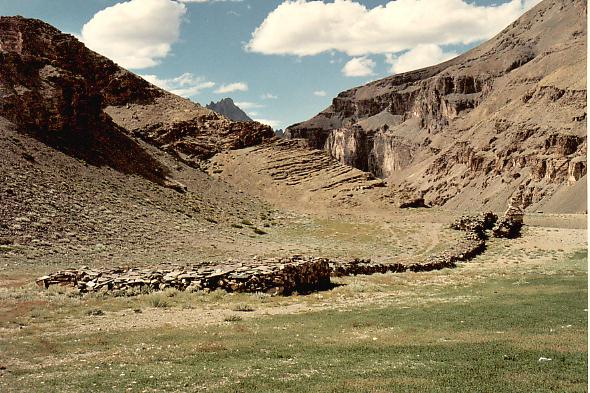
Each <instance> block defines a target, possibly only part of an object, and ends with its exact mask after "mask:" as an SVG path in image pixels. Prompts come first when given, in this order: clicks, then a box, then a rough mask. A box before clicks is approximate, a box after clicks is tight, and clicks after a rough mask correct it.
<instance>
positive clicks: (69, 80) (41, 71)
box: [0, 17, 274, 180]
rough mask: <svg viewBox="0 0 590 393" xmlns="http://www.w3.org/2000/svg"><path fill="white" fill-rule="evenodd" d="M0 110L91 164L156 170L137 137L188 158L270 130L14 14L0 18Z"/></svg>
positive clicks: (158, 173) (159, 172)
mask: <svg viewBox="0 0 590 393" xmlns="http://www.w3.org/2000/svg"><path fill="white" fill-rule="evenodd" d="M0 56H1V61H0V72H1V75H2V77H1V79H0V91H1V92H2V96H1V97H2V99H1V101H0V116H2V117H5V118H6V119H8V120H9V121H11V122H13V123H15V124H16V125H18V126H19V128H20V129H21V130H24V131H26V132H28V133H30V134H32V135H35V136H36V137H37V138H39V139H40V140H43V141H44V142H46V143H48V144H51V145H52V146H54V147H56V148H59V149H61V150H63V151H67V152H68V153H69V154H72V155H76V156H80V157H82V158H84V159H85V160H88V161H89V162H92V163H95V164H99V165H102V164H105V165H110V166H112V167H113V168H115V169H117V170H121V171H123V172H129V173H137V174H141V175H142V176H145V177H148V178H153V179H154V180H155V179H156V178H162V177H164V176H165V169H163V168H161V167H160V166H159V165H158V164H157V163H156V162H154V161H153V160H152V159H151V158H150V157H149V156H148V155H146V153H145V152H143V151H142V149H141V148H140V147H139V146H138V144H137V140H136V139H137V138H139V139H140V140H143V141H146V142H149V143H150V144H152V145H155V146H156V147H158V148H161V149H163V150H165V151H167V152H169V153H172V154H174V155H175V156H177V157H178V158H180V159H182V160H183V161H185V162H187V163H191V164H192V165H198V162H199V160H201V159H204V158H209V157H211V156H213V155H214V154H216V153H218V152H220V151H223V150H226V149H233V148H240V147H245V146H249V145H251V144H257V143H259V142H260V141H262V140H263V139H264V138H270V137H273V136H274V134H273V131H272V129H271V128H270V127H268V126H265V125H262V124H260V123H256V122H252V123H239V122H233V121H230V120H228V119H226V118H224V117H223V116H221V115H218V114H217V113H215V112H213V111H211V110H208V109H206V108H203V107H201V106H200V105H198V104H195V103H193V102H191V101H189V100H186V99H183V98H181V97H178V96H175V95H173V94H171V93H168V92H166V91H164V90H162V89H159V88H157V87H156V86H153V85H151V84H150V83H148V82H146V81H145V80H143V79H142V78H140V77H138V76H137V75H135V74H133V73H131V72H129V71H127V70H125V69H123V68H121V67H119V66H117V65H116V64H115V63H113V62H112V61H110V60H109V59H107V58H105V57H103V56H100V55H98V54H97V53H95V52H92V51H91V50H89V49H87V48H86V47H85V46H84V45H83V44H82V43H80V42H79V41H78V40H76V39H75V38H74V37H73V36H71V35H68V34H63V33H61V32H60V31H59V30H57V29H55V28H53V27H52V26H50V25H48V24H46V23H44V22H41V21H38V20H32V19H25V18H22V17H2V18H0Z"/></svg>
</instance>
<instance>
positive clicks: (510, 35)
mask: <svg viewBox="0 0 590 393" xmlns="http://www.w3.org/2000/svg"><path fill="white" fill-rule="evenodd" d="M586 13H587V5H586V2H585V1H580V0H560V1H544V2H542V3H540V4H539V5H538V6H537V7H535V8H533V9H532V10H531V11H529V12H528V13H527V14H525V15H524V16H523V17H521V18H520V19H519V20H517V21H516V22H514V23H512V24H511V25H510V26H508V27H507V28H506V29H505V30H503V31H502V32H501V33H500V34H498V35H497V36H496V37H494V38H493V39H491V40H490V41H488V42H486V43H484V44H482V45H480V46H479V47H477V48H475V49H473V50H471V51H469V52H467V53H465V54H464V55H461V56H459V57H457V58H455V59H452V60H450V61H448V62H446V63H443V64H440V65H437V66H433V67H429V68H425V69H421V70H417V71H413V72H409V73H405V74H400V75H394V76H391V77H388V78H385V79H382V80H378V81H375V82H371V83H369V84H367V85H365V86H361V87H358V88H355V89H351V90H348V91H345V92H343V93H340V94H339V95H338V97H336V98H334V100H333V102H332V105H331V106H330V107H328V108H327V109H326V110H324V111H323V112H321V113H320V114H318V115H317V116H316V117H314V118H312V119H310V120H308V121H305V122H303V123H299V124H296V125H293V126H291V127H289V128H288V133H287V134H288V136H289V137H290V138H305V139H307V140H308V141H309V144H310V145H311V146H313V147H315V148H318V149H325V150H326V151H328V152H329V153H330V154H331V155H332V156H334V157H336V158H338V159H339V160H341V161H342V162H344V163H346V164H348V165H352V166H355V167H357V168H359V169H361V170H365V171H370V172H372V173H374V174H375V175H376V176H379V177H382V178H386V179H387V180H388V182H389V183H390V185H392V186H393V187H395V188H397V189H401V190H415V191H416V193H418V194H422V195H424V197H425V199H426V200H427V202H429V203H432V204H434V205H444V206H445V207H449V208H461V209H465V208H479V207H482V206H483V207H485V208H490V209H502V208H503V206H505V203H506V201H507V200H508V199H509V198H510V197H511V196H512V195H514V194H515V193H517V192H518V195H520V196H521V198H522V203H523V205H524V206H526V207H528V209H529V210H545V211H556V212H583V211H585V210H586V186H585V182H586V170H587V169H586V146H587V141H586Z"/></svg>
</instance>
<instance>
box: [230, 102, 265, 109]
mask: <svg viewBox="0 0 590 393" xmlns="http://www.w3.org/2000/svg"><path fill="white" fill-rule="evenodd" d="M235 104H236V105H237V106H238V107H240V109H243V110H248V109H255V108H264V105H261V104H257V103H256V102H247V101H242V102H236V103H235Z"/></svg>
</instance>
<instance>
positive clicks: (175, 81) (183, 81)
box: [141, 72, 215, 98]
mask: <svg viewBox="0 0 590 393" xmlns="http://www.w3.org/2000/svg"><path fill="white" fill-rule="evenodd" d="M141 77H142V78H143V79H145V80H146V81H148V82H150V83H151V84H154V85H156V86H158V87H160V88H162V89H164V90H167V91H169V92H171V93H173V94H176V95H179V96H181V97H186V98H189V97H192V96H194V95H196V94H198V93H200V92H201V90H204V89H210V88H212V87H213V86H215V83H214V82H210V81H207V80H205V78H203V77H200V76H195V75H193V74H191V73H188V72H187V73H184V74H182V75H180V76H177V77H176V78H170V79H160V78H158V77H157V76H156V75H141Z"/></svg>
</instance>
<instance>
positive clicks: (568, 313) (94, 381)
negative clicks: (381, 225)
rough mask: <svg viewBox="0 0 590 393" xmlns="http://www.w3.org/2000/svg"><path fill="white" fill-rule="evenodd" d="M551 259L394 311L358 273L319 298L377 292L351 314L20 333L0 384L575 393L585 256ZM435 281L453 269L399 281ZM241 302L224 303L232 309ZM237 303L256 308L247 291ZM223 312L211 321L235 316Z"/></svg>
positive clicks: (384, 288) (582, 353) (396, 285)
mask: <svg viewBox="0 0 590 393" xmlns="http://www.w3.org/2000/svg"><path fill="white" fill-rule="evenodd" d="M558 263H559V265H560V267H561V268H562V270H560V271H557V272H556V271H551V272H549V273H547V272H543V271H539V272H534V271H529V272H527V273H526V274H525V273H520V272H518V270H516V271H514V272H511V273H509V274H504V275H502V276H496V277H488V278H486V279H485V280H476V281H474V282H473V283H472V284H470V285H453V284H452V283H451V284H448V285H439V286H429V285H422V286H416V287H415V288H414V291H413V292H412V293H413V295H412V297H409V298H407V299H405V302H403V303H396V301H395V300H396V299H395V296H396V294H397V295H398V296H401V295H400V293H401V292H400V288H406V289H407V287H405V286H407V285H408V284H404V283H403V282H401V280H399V279H394V278H395V277H396V276H394V275H384V276H379V275H377V276H374V277H372V278H365V280H367V282H372V283H374V289H371V288H370V287H369V288H368V289H367V291H366V292H365V291H360V292H358V291H353V292H346V291H345V289H346V286H344V287H340V288H338V289H337V290H334V291H333V292H330V293H325V294H324V295H322V296H325V297H323V299H326V298H329V297H330V296H334V297H336V296H353V295H356V296H363V295H367V294H368V295H369V296H375V295H381V294H383V293H387V292H391V295H390V296H389V297H387V298H385V299H384V300H383V301H382V302H377V301H376V300H375V301H374V302H373V303H369V304H368V305H366V304H365V305H363V306H357V305H355V303H354V302H351V303H348V304H347V305H346V306H345V307H332V308H327V309H321V310H320V311H314V312H305V313H295V314H286V315H269V316H266V317H257V318H256V317H254V318H246V316H247V313H244V314H243V315H244V318H243V319H242V318H241V317H239V318H240V320H239V323H220V324H215V325H207V326H202V327H198V328H189V327H182V328H178V327H174V326H173V325H163V326H157V327H153V328H149V329H147V328H144V329H132V328H131V327H130V329H129V330H128V331H124V332H111V333H109V332H94V333H86V334H79V333H77V332H75V331H71V332H67V333H62V334H59V335H48V336H45V335H42V334H38V333H39V332H35V331H30V332H24V333H22V335H21V336H19V337H15V338H13V339H11V340H6V341H4V342H1V343H0V353H4V354H7V353H9V354H10V356H12V357H15V358H19V359H22V360H23V361H22V362H20V363H18V364H14V365H12V364H10V363H6V364H4V365H6V366H7V368H8V370H9V373H8V374H6V375H5V376H4V377H3V378H0V388H1V389H0V390H3V391H11V390H15V391H19V390H28V388H30V387H31V386H33V387H34V390H35V391H47V392H52V391H60V392H69V391H71V392H78V391H124V390H126V389H131V391H148V392H152V391H177V392H185V391H201V390H203V391H205V390H206V391H213V392H585V391H587V323H588V320H587V311H586V310H587V306H588V305H587V270H586V269H587V268H586V263H587V259H586V254H585V253H584V252H579V253H576V254H574V255H572V256H571V257H570V258H568V259H567V260H565V261H563V260H562V261H560V262H558ZM476 272H477V271H476ZM441 274H444V275H445V276H448V277H449V278H453V276H454V275H459V274H467V273H462V272H461V269H459V270H455V271H445V272H434V273H429V274H422V275H420V276H418V275H415V276H413V275H406V276H404V277H409V278H411V277H422V278H424V277H425V278H428V277H430V278H431V279H434V278H437V277H440V275H441ZM361 279H362V278H358V279H357V278H355V280H361ZM351 282H353V281H351ZM354 282H356V281H354ZM375 288H378V290H377V289H375ZM145 296H146V298H147V299H152V298H155V297H152V295H145ZM183 296H187V299H189V298H188V296H189V295H184V294H182V293H180V294H178V295H176V296H174V297H168V296H165V297H164V296H163V297H162V298H163V299H166V300H167V301H168V302H171V304H174V303H173V302H176V301H181V300H182V301H187V300H186V299H183ZM191 296H192V297H190V299H197V297H195V295H192V294H191ZM242 296H245V295H240V297H239V303H237V305H235V306H234V309H237V308H239V307H240V305H241V304H244V303H242V301H243V297H242ZM315 296H316V295H311V296H309V297H302V298H301V300H300V301H302V302H303V301H306V299H310V298H312V297H315ZM319 296H320V295H317V297H319ZM205 298H206V299H208V301H211V302H214V301H216V300H215V298H214V297H213V295H211V294H209V295H206V297H205ZM230 298H231V296H229V295H225V296H223V297H222V298H220V299H217V300H218V301H229V300H228V299H230ZM177 299H180V300H177ZM248 299H249V303H252V304H256V307H257V308H259V307H260V305H259V304H258V303H256V300H257V299H256V296H255V295H250V297H249V298H248ZM333 300H335V299H333ZM193 301H196V300H193ZM215 304H217V303H215ZM171 311H173V309H169V310H163V311H162V312H171ZM110 317H111V316H109V315H107V316H105V317H103V318H110ZM231 317H232V316H230V317H227V318H225V320H226V321H230V322H238V319H237V318H236V319H234V318H231ZM230 318H231V320H230ZM541 357H545V358H551V359H552V360H551V361H548V362H539V358H541ZM51 359H60V361H51ZM79 359H83V360H84V361H80V360H79ZM26 364H30V365H31V366H30V367H25V366H24V365H26ZM33 365H34V366H33ZM3 387H4V388H3ZM6 388H8V389H6Z"/></svg>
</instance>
